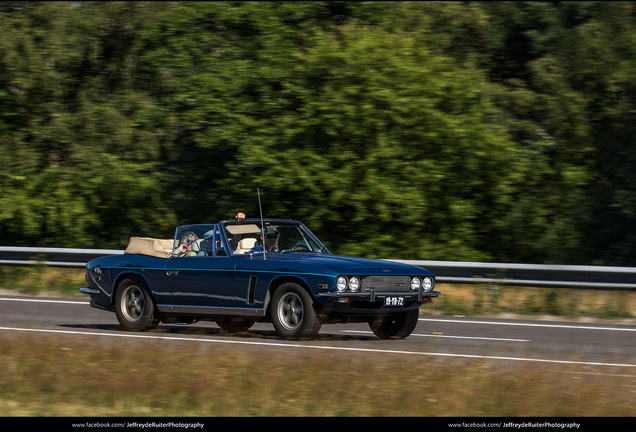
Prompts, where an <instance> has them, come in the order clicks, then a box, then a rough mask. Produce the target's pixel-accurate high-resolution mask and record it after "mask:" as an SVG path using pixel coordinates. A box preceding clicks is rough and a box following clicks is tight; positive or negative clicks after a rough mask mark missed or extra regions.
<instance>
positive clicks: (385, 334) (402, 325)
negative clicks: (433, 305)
mask: <svg viewBox="0 0 636 432" xmlns="http://www.w3.org/2000/svg"><path fill="white" fill-rule="evenodd" d="M419 315H420V311H419V309H411V310H410V311H408V312H396V313H392V314H387V315H381V316H378V317H376V318H374V319H373V320H372V321H371V322H369V327H371V330H372V331H373V333H375V335H376V336H377V337H379V338H380V339H404V338H406V337H408V336H409V335H410V334H411V333H413V330H415V326H417V319H418V317H419Z"/></svg>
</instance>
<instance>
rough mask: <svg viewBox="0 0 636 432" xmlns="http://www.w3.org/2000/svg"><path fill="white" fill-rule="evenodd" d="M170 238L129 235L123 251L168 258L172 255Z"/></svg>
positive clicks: (131, 253) (172, 241)
mask: <svg viewBox="0 0 636 432" xmlns="http://www.w3.org/2000/svg"><path fill="white" fill-rule="evenodd" d="M173 243H174V240H172V239H156V238H151V237H131V238H130V241H129V242H128V246H127V247H126V250H125V251H124V253H126V254H130V255H149V256H153V257H157V258H168V257H170V255H172V245H173Z"/></svg>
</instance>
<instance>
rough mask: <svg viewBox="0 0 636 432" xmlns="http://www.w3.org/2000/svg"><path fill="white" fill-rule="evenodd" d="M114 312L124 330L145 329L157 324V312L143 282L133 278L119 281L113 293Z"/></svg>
mask: <svg viewBox="0 0 636 432" xmlns="http://www.w3.org/2000/svg"><path fill="white" fill-rule="evenodd" d="M115 314H116V315H117V320H118V321H119V323H120V324H121V325H122V327H124V328H125V329H126V330H130V331H145V330H150V329H152V328H155V327H156V326H157V324H159V313H158V311H157V308H156V307H155V302H154V300H153V299H152V296H151V295H150V293H149V291H148V288H147V287H146V286H145V284H143V283H141V282H139V281H137V280H134V279H125V280H123V281H121V283H120V284H119V287H118V288H117V293H116V294H115Z"/></svg>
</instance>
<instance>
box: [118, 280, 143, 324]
mask: <svg viewBox="0 0 636 432" xmlns="http://www.w3.org/2000/svg"><path fill="white" fill-rule="evenodd" d="M145 308H146V300H145V297H144V293H143V291H142V290H141V288H139V287H138V286H135V285H132V286H129V287H127V288H126V289H125V290H124V292H123V294H122V296H121V312H122V314H123V315H124V317H126V319H127V320H128V321H133V322H134V321H137V320H139V318H141V317H142V316H143V314H144V310H145Z"/></svg>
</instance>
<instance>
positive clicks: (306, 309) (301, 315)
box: [271, 283, 321, 339]
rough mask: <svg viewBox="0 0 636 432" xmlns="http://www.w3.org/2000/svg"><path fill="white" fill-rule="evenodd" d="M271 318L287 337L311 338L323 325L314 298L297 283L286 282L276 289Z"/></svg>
mask: <svg viewBox="0 0 636 432" xmlns="http://www.w3.org/2000/svg"><path fill="white" fill-rule="evenodd" d="M271 318H272V322H273V324H274V328H275V329H276V331H277V332H278V334H280V335H281V336H282V337H283V338H285V339H309V338H311V337H313V336H315V335H316V334H317V333H318V332H319V331H320V327H321V324H320V321H319V319H318V315H317V314H316V311H314V307H313V299H312V298H311V296H310V295H309V294H308V293H307V291H305V290H304V289H303V288H302V287H300V286H299V285H296V284H295V283H286V284H283V285H281V286H280V287H278V289H276V291H275V292H274V297H273V298H272V307H271Z"/></svg>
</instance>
